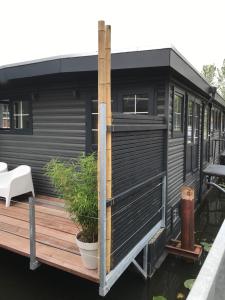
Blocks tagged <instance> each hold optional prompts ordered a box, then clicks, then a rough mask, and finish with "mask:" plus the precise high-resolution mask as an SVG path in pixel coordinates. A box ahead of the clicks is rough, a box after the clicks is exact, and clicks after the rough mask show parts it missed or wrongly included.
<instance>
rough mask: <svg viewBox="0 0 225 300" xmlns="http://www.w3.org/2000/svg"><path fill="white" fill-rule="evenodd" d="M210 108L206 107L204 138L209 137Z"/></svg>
mask: <svg viewBox="0 0 225 300" xmlns="http://www.w3.org/2000/svg"><path fill="white" fill-rule="evenodd" d="M208 127H209V125H208V109H205V115H204V140H207V139H208Z"/></svg>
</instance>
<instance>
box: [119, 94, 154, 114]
mask: <svg viewBox="0 0 225 300" xmlns="http://www.w3.org/2000/svg"><path fill="white" fill-rule="evenodd" d="M122 109H123V113H125V114H138V115H141V114H145V115H146V114H148V113H149V98H148V95H147V94H128V95H124V96H123V99H122Z"/></svg>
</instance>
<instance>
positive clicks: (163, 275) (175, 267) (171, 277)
mask: <svg viewBox="0 0 225 300" xmlns="http://www.w3.org/2000/svg"><path fill="white" fill-rule="evenodd" d="M224 217H225V197H224V196H223V195H222V194H221V193H220V192H217V191H214V190H213V191H212V192H211V193H210V195H209V196H208V197H207V199H206V201H205V203H204V205H203V207H202V208H201V209H200V210H199V212H198V213H197V214H196V240H197V241H198V242H199V243H200V242H209V243H211V242H213V240H214V239H215V236H216V234H217V232H218V230H219V228H220V226H221V224H222V222H223V220H224ZM206 255H207V254H206V253H205V254H204V257H206ZM204 257H203V259H202V261H201V262H198V263H195V264H193V263H187V262H185V261H183V260H182V259H179V258H175V257H173V256H168V257H167V258H166V260H165V261H164V263H163V264H162V265H161V267H160V268H159V269H158V270H157V271H156V273H155V275H154V276H153V278H152V279H151V280H148V281H144V280H143V279H142V277H141V276H140V275H139V274H138V273H137V272H136V271H135V269H134V268H132V267H131V268H130V269H129V271H127V272H125V274H123V276H122V277H121V278H120V279H119V281H118V282H117V283H116V284H115V286H114V287H113V288H112V290H111V291H110V292H109V294H108V295H107V297H105V299H106V300H109V299H110V300H125V299H127V300H152V298H153V296H159V295H161V296H164V297H166V299H167V300H175V299H177V295H178V294H179V293H182V294H183V295H184V296H185V297H186V295H187V293H188V290H187V289H186V288H185V287H184V281H185V280H186V279H191V278H196V277H197V274H198V272H199V269H200V267H201V264H202V263H203V260H204ZM28 266H29V261H28V259H27V258H24V257H21V256H19V255H16V254H12V253H10V252H8V251H5V250H0V300H74V299H77V300H82V299H85V300H89V299H90V300H97V299H102V298H101V297H99V296H98V287H97V285H95V284H92V283H89V282H88V281H86V280H82V279H79V278H77V277H75V276H72V275H70V274H67V273H65V272H62V271H59V270H56V269H54V268H50V267H47V266H44V265H42V266H41V267H40V268H39V269H37V270H36V271H29V270H28ZM185 297H184V298H183V299H185ZM178 299H179V298H178Z"/></svg>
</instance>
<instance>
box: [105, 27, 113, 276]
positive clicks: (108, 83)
mask: <svg viewBox="0 0 225 300" xmlns="http://www.w3.org/2000/svg"><path fill="white" fill-rule="evenodd" d="M105 56H106V61H105V73H106V75H105V79H106V85H105V88H106V124H107V126H111V125H112V111H111V26H110V25H107V26H106V44H105ZM106 197H107V199H108V200H110V199H111V198H112V133H111V132H109V131H107V135H106ZM106 221H107V224H106V270H107V272H109V271H110V262H111V231H112V229H111V206H109V207H107V211H106Z"/></svg>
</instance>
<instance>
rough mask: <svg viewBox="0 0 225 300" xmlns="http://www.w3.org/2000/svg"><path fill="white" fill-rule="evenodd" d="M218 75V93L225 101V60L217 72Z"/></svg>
mask: <svg viewBox="0 0 225 300" xmlns="http://www.w3.org/2000/svg"><path fill="white" fill-rule="evenodd" d="M217 73H218V78H217V80H218V91H219V92H220V94H221V95H222V96H223V98H224V99H225V59H224V60H223V65H222V67H221V69H218V70H217Z"/></svg>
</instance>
